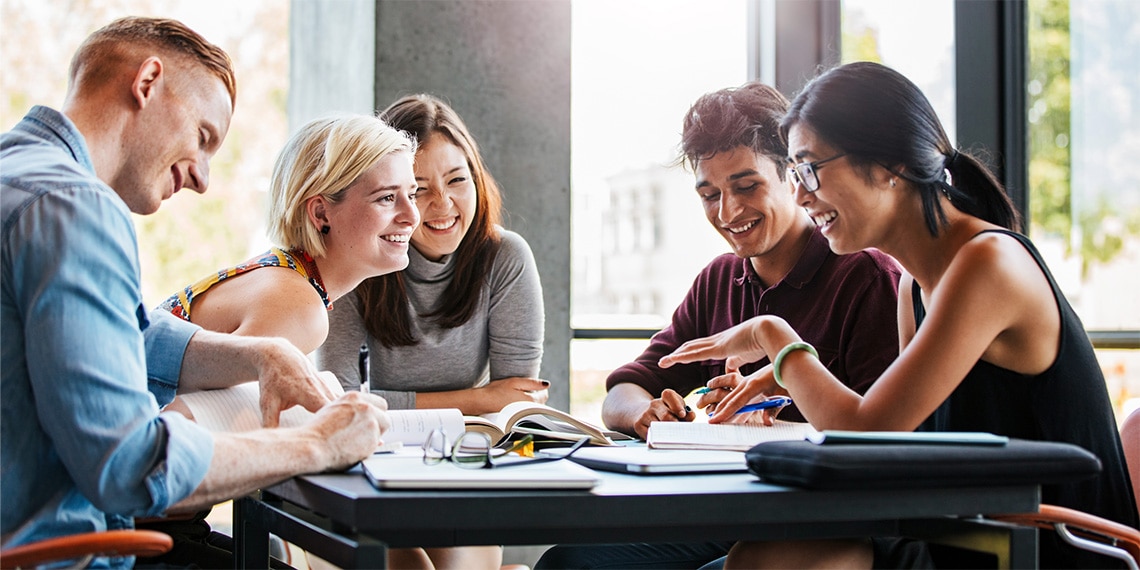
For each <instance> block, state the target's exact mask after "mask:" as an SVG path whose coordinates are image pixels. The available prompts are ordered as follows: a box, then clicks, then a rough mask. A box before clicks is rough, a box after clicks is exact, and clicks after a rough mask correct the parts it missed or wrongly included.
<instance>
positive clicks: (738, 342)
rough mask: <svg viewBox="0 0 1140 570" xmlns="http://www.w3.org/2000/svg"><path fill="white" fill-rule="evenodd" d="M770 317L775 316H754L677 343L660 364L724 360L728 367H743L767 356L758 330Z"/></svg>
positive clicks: (733, 368)
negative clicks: (720, 329) (714, 331)
mask: <svg viewBox="0 0 1140 570" xmlns="http://www.w3.org/2000/svg"><path fill="white" fill-rule="evenodd" d="M768 318H772V317H768V316H759V317H753V318H751V319H748V320H747V321H744V322H743V323H740V324H739V325H736V326H734V327H732V328H730V329H727V330H724V331H721V332H719V333H717V334H714V335H712V336H707V337H704V338H698V339H693V340H690V341H689V342H686V343H685V344H682V345H681V346H679V347H677V350H674V351H673V353H672V354H667V355H665V356H664V357H662V358H661V360H660V361H658V363H657V364H658V365H659V366H660V367H661V368H669V367H670V366H673V365H674V364H685V363H689V362H700V361H702V360H724V361H725V363H724V365H725V366H724V367H725V369H726V370H739V369H740V367H741V366H743V365H745V364H748V363H749V362H756V361H757V360H760V359H761V358H764V357H765V356H767V354H768V353H767V352H766V351H765V350H764V347H763V346H762V345H761V344H760V341H759V334H758V333H759V332H760V327H761V326H763V324H764V320H765V319H768Z"/></svg>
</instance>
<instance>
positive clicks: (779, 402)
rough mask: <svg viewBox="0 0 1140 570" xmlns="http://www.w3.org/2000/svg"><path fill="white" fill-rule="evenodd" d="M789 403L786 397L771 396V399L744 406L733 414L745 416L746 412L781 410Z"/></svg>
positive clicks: (790, 400)
mask: <svg viewBox="0 0 1140 570" xmlns="http://www.w3.org/2000/svg"><path fill="white" fill-rule="evenodd" d="M790 403H792V399H791V398H789V397H787V396H772V397H771V398H768V399H767V400H764V401H763V402H756V403H755V404H748V405H747V406H744V407H743V408H740V409H739V410H736V412H735V413H736V414H745V413H748V412H755V411H758V410H767V409H769V408H782V407H784V406H786V405H788V404H790Z"/></svg>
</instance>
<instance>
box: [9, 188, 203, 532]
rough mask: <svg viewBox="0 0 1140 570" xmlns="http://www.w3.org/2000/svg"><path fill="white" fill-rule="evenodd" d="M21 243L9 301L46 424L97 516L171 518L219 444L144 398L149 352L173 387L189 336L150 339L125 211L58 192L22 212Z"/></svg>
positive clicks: (178, 331) (94, 193) (107, 200)
mask: <svg viewBox="0 0 1140 570" xmlns="http://www.w3.org/2000/svg"><path fill="white" fill-rule="evenodd" d="M14 234H18V235H22V236H25V238H26V239H24V251H21V252H19V254H18V255H15V256H14V266H13V272H12V275H14V276H15V277H14V278H13V283H14V287H13V293H14V295H15V297H16V301H17V303H16V306H18V307H19V308H20V311H21V313H22V314H21V315H20V317H21V319H22V323H23V326H24V333H25V335H24V336H25V339H26V343H27V347H26V355H27V368H28V372H29V377H30V379H31V385H32V386H31V388H32V392H33V394H34V402H35V412H36V414H37V415H38V419H39V424H40V426H41V427H42V429H43V430H44V432H45V433H46V435H47V437H48V439H50V441H51V443H52V445H53V446H54V448H55V451H56V453H57V454H58V456H59V461H60V462H61V463H62V464H63V466H64V467H65V468H66V470H67V473H69V474H70V476H71V478H72V479H73V480H74V482H75V485H76V487H78V489H79V490H80V492H82V493H83V495H84V496H85V497H87V499H88V500H90V501H91V503H92V504H94V505H95V506H96V507H97V508H99V509H100V510H103V511H105V512H108V513H114V514H123V515H135V516H150V515H156V514H160V513H162V512H164V511H165V510H166V509H167V508H168V507H169V506H170V505H171V504H173V503H176V502H178V501H180V500H182V499H183V498H185V497H186V496H187V495H189V494H190V493H191V492H192V491H193V490H194V489H195V488H197V486H198V485H199V484H200V482H201V481H202V479H203V478H204V477H205V473H206V469H207V468H208V466H209V462H210V458H211V456H212V454H213V439H212V438H211V436H210V434H209V433H208V432H206V431H205V430H204V429H202V428H201V427H199V426H197V425H195V424H194V423H192V422H189V421H186V420H185V419H179V418H176V417H171V416H169V415H164V416H162V417H159V408H158V403H157V401H156V399H155V397H154V396H153V395H152V394H151V393H150V392H149V391H148V380H147V379H148V377H149V376H150V375H149V374H148V366H147V363H148V361H147V358H146V356H147V354H148V352H150V350H149V349H151V348H153V349H154V353H155V354H156V355H161V357H160V358H158V360H156V361H155V362H154V365H155V367H154V369H153V370H151V371H150V372H152V373H153V375H154V377H155V378H161V379H163V381H165V382H166V383H168V384H170V383H172V384H173V385H174V386H177V374H178V369H179V368H180V367H181V358H182V356H181V353H182V351H183V350H184V349H185V341H187V340H188V339H189V336H188V335H187V334H186V333H187V332H188V329H185V328H184V327H181V326H176V327H167V326H165V325H157V326H155V327H153V330H151V332H150V335H149V336H153V337H154V341H153V342H149V343H148V342H144V337H143V332H142V331H143V330H144V329H146V328H147V316H146V312H145V310H143V309H142V306H143V303H142V296H141V292H140V287H139V268H138V255H137V250H136V247H135V234H134V227H133V224H132V222H131V219H130V216H129V213H128V211H127V210H126V207H125V205H124V204H122V202H121V201H120V200H118V197H117V196H115V195H114V194H113V193H111V192H110V191H107V190H101V189H98V188H91V187H77V188H75V189H74V190H61V191H55V192H51V193H49V194H45V195H43V196H40V197H39V198H38V199H37V200H35V201H33V202H32V203H31V204H30V205H29V206H28V208H27V209H26V210H25V211H24V212H22V214H21V216H20V219H19V220H18V221H17V222H16V227H15V228H14ZM27 236H34V237H27ZM158 322H165V321H158ZM189 334H193V333H192V332H190V333H189ZM178 343H182V344H181V347H180V348H179V347H178Z"/></svg>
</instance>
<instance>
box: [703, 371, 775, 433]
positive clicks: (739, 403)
mask: <svg viewBox="0 0 1140 570" xmlns="http://www.w3.org/2000/svg"><path fill="white" fill-rule="evenodd" d="M729 376H734V377H735V379H738V380H739V381H737V382H736V387H735V388H734V389H733V390H732V391H730V392H728V396H727V397H725V398H724V400H723V401H721V402H720V404H719V405H717V406H716V409H715V410H710V411H709V423H710V424H720V423H762V424H764V425H766V426H770V425H772V421H773V420H775V419H776V414H779V413H780V410H781V409H783V408H771V409H767V410H760V411H758V412H748V413H744V414H737V413H736V410H739V409H740V408H743V407H744V406H747V405H748V404H752V403H755V402H762V401H764V400H766V399H768V397H769V396H774V395H785V394H787V392H785V391H784V390H783V389H782V388H780V387H779V386H777V385H776V378H775V376H773V375H772V365H771V364H769V365H768V366H765V367H763V368H761V369H760V370H757V371H756V372H753V373H752V374H749V375H748V376H741V375H740V373H739V372H737V371H735V370H733V371H731V372H730V373H729V374H725V375H724V376H718V377H717V378H714V379H712V380H710V381H709V384H710V385H711V384H712V383H713V382H716V381H719V380H720V379H722V378H727V377H729Z"/></svg>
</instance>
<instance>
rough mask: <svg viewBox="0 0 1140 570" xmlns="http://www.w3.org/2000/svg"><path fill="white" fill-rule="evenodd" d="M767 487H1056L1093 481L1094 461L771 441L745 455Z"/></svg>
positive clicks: (1035, 446) (978, 449)
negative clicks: (768, 485)
mask: <svg viewBox="0 0 1140 570" xmlns="http://www.w3.org/2000/svg"><path fill="white" fill-rule="evenodd" d="M745 458H746V460H747V463H748V470H749V471H750V472H752V473H753V474H755V475H757V476H759V477H760V478H761V479H763V480H764V481H765V482H769V483H774V484H779V485H790V486H797V487H806V488H812V489H856V488H858V489H885V488H921V487H928V486H943V487H944V486H954V487H972V486H979V485H984V486H990V485H1019V484H1042V485H1047V484H1055V483H1062V482H1069V481H1077V480H1080V479H1085V478H1087V477H1092V476H1094V475H1096V474H1097V473H1099V472H1100V469H1101V466H1100V460H1099V459H1098V458H1097V457H1096V456H1095V455H1093V454H1092V453H1090V452H1088V451H1087V450H1085V449H1084V448H1081V447H1078V446H1076V445H1072V444H1067V443H1056V442H1043V441H1030V440H1020V439H1012V438H1011V439H1010V440H1009V442H1008V443H1006V444H1005V445H997V446H994V445H948V444H925V443H850V444H843V443H840V444H823V445H818V444H814V443H811V442H809V441H771V442H765V443H761V444H758V445H756V446H755V447H753V448H752V449H750V450H748V452H747V453H746V454H745Z"/></svg>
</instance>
